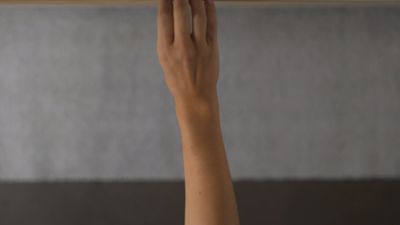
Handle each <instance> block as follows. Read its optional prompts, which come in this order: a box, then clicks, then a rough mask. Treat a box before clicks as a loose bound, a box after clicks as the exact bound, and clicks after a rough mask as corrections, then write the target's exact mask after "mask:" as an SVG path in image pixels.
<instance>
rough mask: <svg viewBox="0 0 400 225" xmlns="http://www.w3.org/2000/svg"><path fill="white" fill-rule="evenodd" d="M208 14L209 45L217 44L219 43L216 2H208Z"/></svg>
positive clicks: (207, 0) (212, 0) (207, 36)
mask: <svg viewBox="0 0 400 225" xmlns="http://www.w3.org/2000/svg"><path fill="white" fill-rule="evenodd" d="M205 2H206V4H205V6H206V14H207V34H206V38H207V42H208V44H215V43H216V42H217V41H218V35H217V10H216V8H215V2H214V0H206V1H205Z"/></svg>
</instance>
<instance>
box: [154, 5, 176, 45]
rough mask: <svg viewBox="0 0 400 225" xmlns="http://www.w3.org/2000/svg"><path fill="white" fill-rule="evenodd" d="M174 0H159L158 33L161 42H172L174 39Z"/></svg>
mask: <svg viewBox="0 0 400 225" xmlns="http://www.w3.org/2000/svg"><path fill="white" fill-rule="evenodd" d="M172 10H173V8H172V0H158V16H157V33H158V39H159V41H160V42H164V43H166V44H171V43H172V42H173V40H174V23H173V20H174V18H173V11H172Z"/></svg>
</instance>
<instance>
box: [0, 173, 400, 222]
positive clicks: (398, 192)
mask: <svg viewBox="0 0 400 225" xmlns="http://www.w3.org/2000/svg"><path fill="white" fill-rule="evenodd" d="M235 190H236V195H237V199H238V204H239V209H240V216H241V221H242V224H243V225H267V224H268V225H269V224H271V225H303V224H304V225H314V224H315V225H317V224H318V225H322V224H329V225H335V224H338V225H339V224H340V225H357V224H360V225H398V224H400V206H399V202H400V180H365V181H350V180H348V181H343V180H342V181H263V182H261V181H260V182H250V181H248V182H245V181H241V182H235ZM183 219H184V183H183V182H182V181H176V182H162V181H160V182H104V183H102V182H67V183H61V182H59V183H54V182H53V183H4V182H3V183H0V224H1V225H3V224H4V225H25V224H29V225H35V224H37V225H64V224H65V225H66V224H74V225H81V224H82V225H91V224H93V225H103V224H104V225H125V224H126V225H128V224H129V225H132V224H133V225H136V224H140V225H145V224H147V225H167V224H174V225H179V224H183Z"/></svg>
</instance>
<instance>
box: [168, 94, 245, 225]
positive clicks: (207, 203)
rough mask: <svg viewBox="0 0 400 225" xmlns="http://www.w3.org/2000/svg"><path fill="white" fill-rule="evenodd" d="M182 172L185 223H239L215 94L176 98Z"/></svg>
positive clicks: (227, 224)
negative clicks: (207, 97) (203, 98)
mask: <svg viewBox="0 0 400 225" xmlns="http://www.w3.org/2000/svg"><path fill="white" fill-rule="evenodd" d="M176 113H177V119H178V123H179V127H180V131H181V141H182V151H183V160H184V172H185V207H186V208H185V225H238V224H239V215H238V211H237V206H236V200H235V193H234V189H233V185H232V180H231V175H230V171H229V165H228V161H227V157H226V153H225V148H224V142H223V137H222V134H221V127H220V119H219V105H218V100H217V98H213V99H211V100H207V101H201V102H199V101H197V102H196V101H191V102H190V103H185V102H176Z"/></svg>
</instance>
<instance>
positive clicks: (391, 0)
mask: <svg viewBox="0 0 400 225" xmlns="http://www.w3.org/2000/svg"><path fill="white" fill-rule="evenodd" d="M215 1H216V2H218V3H228V4H229V3H241V4H243V3H251V4H252V3H267V4H292V3H295V4H313V3H317V4H320V3H323V4H325V3H328V4H332V3H333V4H335V3H339V4H354V3H355V4H360V3H361V4H364V3H366V4H369V3H372V4H395V5H397V4H398V3H400V0H215ZM156 2H157V0H0V4H51V5H53V4H55V5H58V4H68V5H71V4H72V5H134V4H155V3H156Z"/></svg>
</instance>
